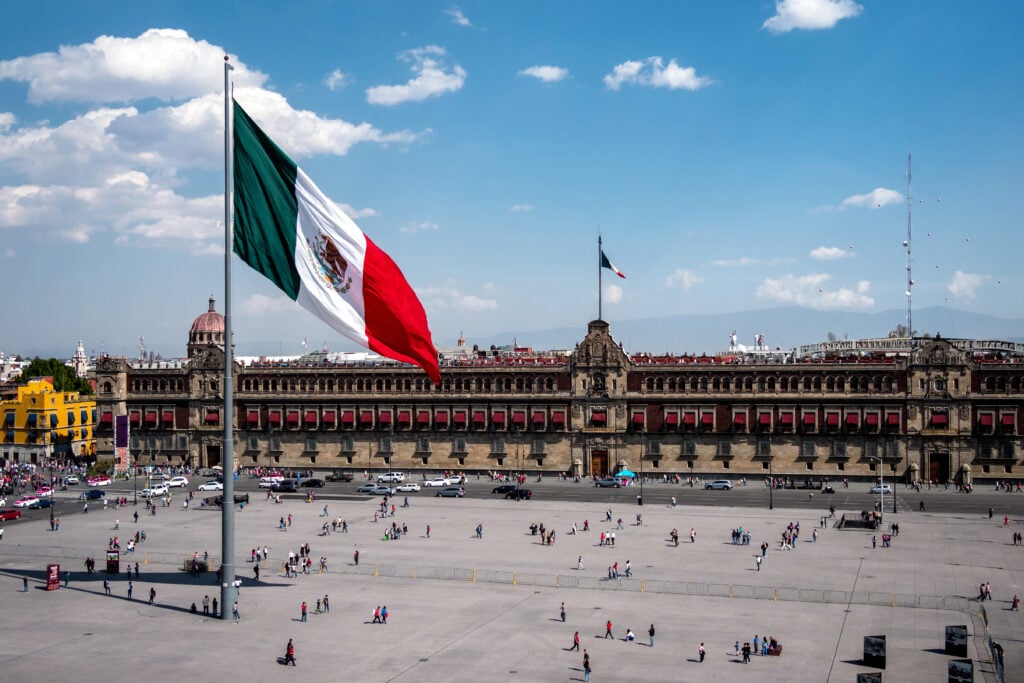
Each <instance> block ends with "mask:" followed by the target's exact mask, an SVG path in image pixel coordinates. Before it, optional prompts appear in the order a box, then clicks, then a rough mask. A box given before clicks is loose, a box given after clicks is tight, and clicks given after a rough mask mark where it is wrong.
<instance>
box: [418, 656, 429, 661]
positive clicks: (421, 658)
mask: <svg viewBox="0 0 1024 683" xmlns="http://www.w3.org/2000/svg"><path fill="white" fill-rule="evenodd" d="M420 661H421V662H429V661H430V659H429V658H427V657H420Z"/></svg>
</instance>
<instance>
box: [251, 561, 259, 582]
mask: <svg viewBox="0 0 1024 683" xmlns="http://www.w3.org/2000/svg"><path fill="white" fill-rule="evenodd" d="M252 573H253V578H254V579H255V580H256V581H259V580H260V566H259V565H258V564H255V565H253V567H252Z"/></svg>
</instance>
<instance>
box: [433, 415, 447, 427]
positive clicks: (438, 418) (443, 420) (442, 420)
mask: <svg viewBox="0 0 1024 683" xmlns="http://www.w3.org/2000/svg"><path fill="white" fill-rule="evenodd" d="M434 422H436V423H437V424H439V425H446V424H448V413H438V414H437V415H435V416H434Z"/></svg>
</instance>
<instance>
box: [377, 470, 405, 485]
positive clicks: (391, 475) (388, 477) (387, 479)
mask: <svg viewBox="0 0 1024 683" xmlns="http://www.w3.org/2000/svg"><path fill="white" fill-rule="evenodd" d="M377 481H378V482H381V483H387V484H397V483H399V482H403V481H405V475H404V474H402V473H401V472H385V473H384V474H379V475H377Z"/></svg>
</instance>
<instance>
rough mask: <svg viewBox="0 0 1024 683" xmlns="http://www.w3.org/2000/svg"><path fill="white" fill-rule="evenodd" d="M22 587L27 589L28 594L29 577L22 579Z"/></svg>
mask: <svg viewBox="0 0 1024 683" xmlns="http://www.w3.org/2000/svg"><path fill="white" fill-rule="evenodd" d="M21 585H22V587H23V588H24V589H25V590H24V592H25V593H28V575H25V576H22V577H21Z"/></svg>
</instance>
